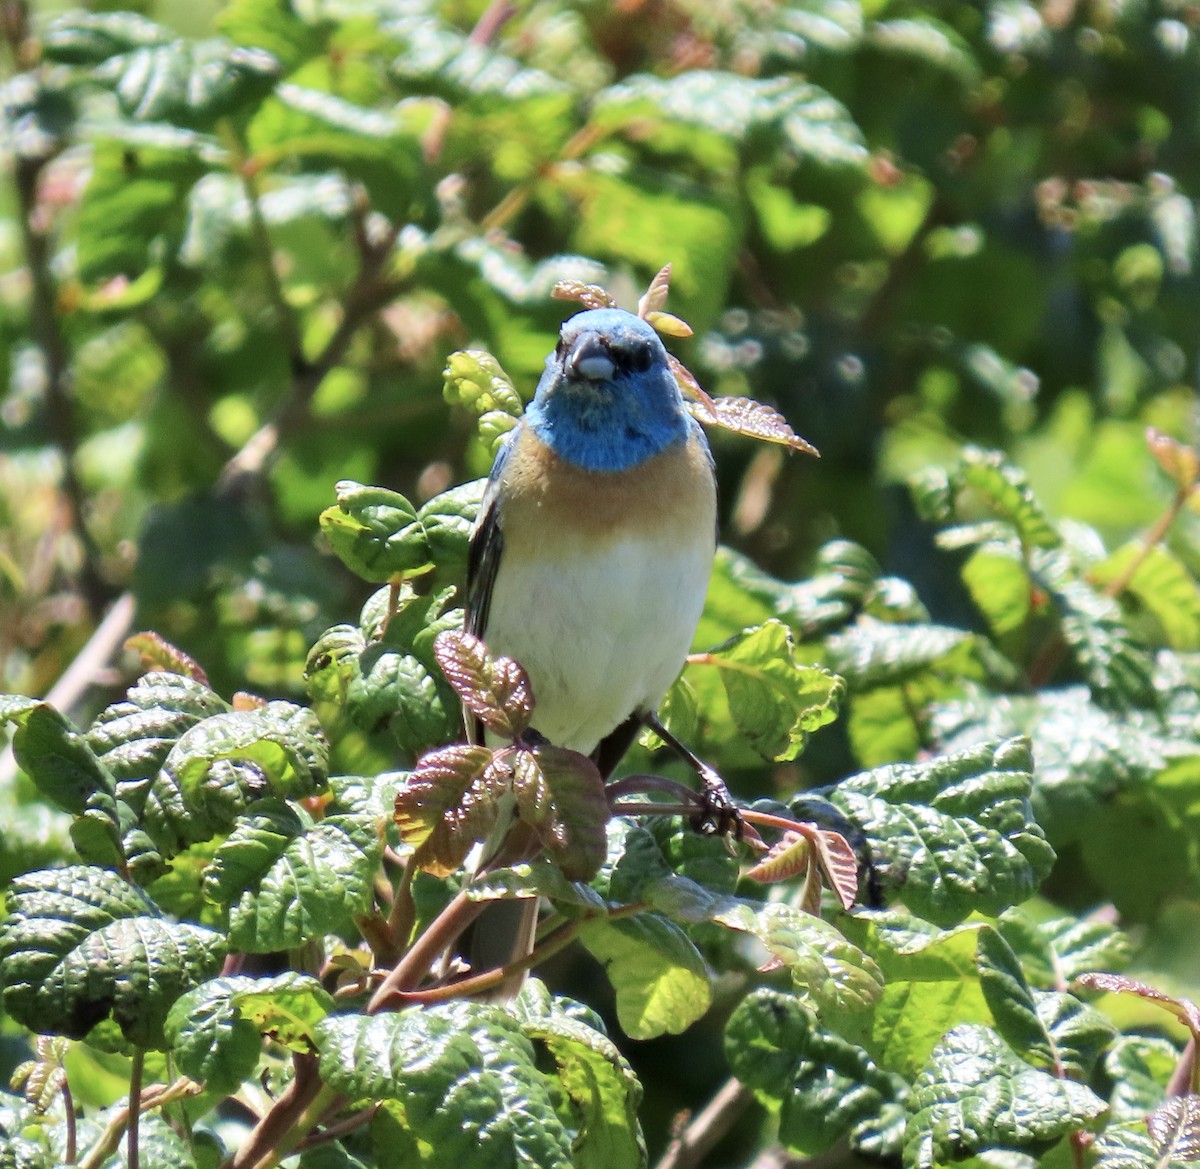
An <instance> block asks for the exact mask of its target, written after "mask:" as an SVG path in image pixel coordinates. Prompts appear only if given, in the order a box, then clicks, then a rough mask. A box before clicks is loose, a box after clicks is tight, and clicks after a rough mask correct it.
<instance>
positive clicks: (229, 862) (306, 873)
mask: <svg viewBox="0 0 1200 1169" xmlns="http://www.w3.org/2000/svg"><path fill="white" fill-rule="evenodd" d="M381 829H382V825H381V822H380V820H379V819H378V818H377V817H375V816H373V815H367V814H362V813H355V812H345V813H333V814H330V815H326V816H325V818H324V819H322V820H318V821H316V822H315V823H314V822H312V821H311V820H310V819H309V817H308V816H307V815H305V814H304V813H303V812H302V811H301V810H300V809H298V808H296V807H295V806H293V805H290V804H285V803H283V802H282V801H278V800H262V801H259V802H258V803H257V804H255V805H254V806H253V807H251V808H250V809H249V810H248V811H247V812H246V813H244V814H243V815H242V816H241V817H239V819H238V822H237V825H236V827H235V828H234V830H233V831H232V832H231V833H230V835H229V838H228V839H227V840H226V841H225V842H224V843H223V844H222V845H221V846H220V847H219V848H218V849H217V851H216V854H215V855H214V856H213V860H212V863H211V864H210V866H209V867H208V870H207V871H206V873H205V876H204V891H205V894H206V895H207V896H208V897H209V898H211V899H212V900H214V901H216V902H218V903H220V904H222V905H228V906H229V940H230V943H231V944H232V945H233V946H235V947H237V948H238V949H239V950H244V951H246V952H247V953H266V952H268V951H270V950H283V949H290V948H293V947H295V946H299V945H301V944H302V943H303V942H305V941H308V940H310V939H312V938H319V937H322V936H323V935H325V934H327V933H339V932H342V933H344V932H348V931H351V930H352V929H353V915H354V914H355V913H365V912H366V911H367V910H368V909H369V908H370V905H371V896H372V882H373V880H374V877H375V870H376V868H377V867H378V864H379V860H380V857H381V856H382V854H383V839H382V832H381Z"/></svg>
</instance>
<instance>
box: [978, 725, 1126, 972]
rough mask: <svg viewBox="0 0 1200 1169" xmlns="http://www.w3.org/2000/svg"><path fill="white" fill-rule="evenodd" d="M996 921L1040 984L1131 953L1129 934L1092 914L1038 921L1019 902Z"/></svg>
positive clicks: (1108, 965)
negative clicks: (1019, 906)
mask: <svg viewBox="0 0 1200 1169" xmlns="http://www.w3.org/2000/svg"><path fill="white" fill-rule="evenodd" d="M1035 755H1036V748H1035ZM996 924H997V928H998V929H999V931H1000V933H1001V935H1002V936H1003V937H1004V939H1005V941H1007V942H1008V944H1009V945H1010V946H1012V948H1013V950H1014V951H1015V952H1016V954H1017V956H1018V957H1019V958H1020V960H1021V967H1022V969H1023V970H1024V972H1025V974H1026V976H1027V977H1028V978H1029V980H1030V981H1031V982H1032V983H1033V984H1034V985H1035V986H1041V987H1043V988H1049V987H1054V986H1058V985H1060V984H1061V983H1070V982H1073V981H1074V980H1075V979H1076V978H1078V977H1079V975H1080V974H1083V973H1084V972H1085V971H1089V970H1107V971H1114V970H1119V969H1120V968H1121V967H1122V966H1125V965H1127V964H1128V962H1129V960H1130V958H1131V957H1132V956H1133V943H1132V941H1131V940H1130V938H1129V935H1128V934H1126V933H1123V932H1122V931H1121V930H1119V929H1117V927H1116V926H1114V925H1112V924H1111V923H1110V922H1107V921H1101V920H1097V919H1095V918H1075V917H1059V918H1054V919H1052V920H1050V921H1039V920H1035V919H1034V917H1033V916H1032V915H1030V914H1027V913H1025V912H1024V911H1023V910H1021V909H1020V908H1017V909H1009V910H1006V911H1005V913H1004V914H1003V915H1002V916H1001V918H1000V920H999V921H998V922H997V923H996Z"/></svg>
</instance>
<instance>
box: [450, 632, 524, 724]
mask: <svg viewBox="0 0 1200 1169" xmlns="http://www.w3.org/2000/svg"><path fill="white" fill-rule="evenodd" d="M433 652H434V655H435V656H436V657H437V660H438V664H439V665H440V666H441V667H442V673H444V674H445V675H446V680H447V681H448V682H449V683H450V685H451V686H453V687H454V689H455V690H456V691H457V692H458V696H459V697H460V698H461V699H462V702H463V706H465V707H466V708H467V709H468V710H469V711H470V712H471V713H472V714H473V715H475V716H476V718H478V719H479V720H480V721H481V722H482V723H483V725H484V726H485V727H487V728H488V730H490V731H495V732H496V734H498V735H503V736H504V737H505V738H507V739H516V738H517V737H518V736H519V735H520V734H521V732H522V731H524V730H525V728H526V727H527V726H529V717H530V715H531V714H532V713H533V687H532V686H531V685H530V682H529V675H528V674H526V673H525V671H524V669H523V668H522V667H521V665H520V663H518V662H516V661H514V660H513V659H512V658H505V657H498V658H493V657H491V656H489V654H488V650H487V646H486V645H484V643H483V642H482V641H481V640H480V639H479V638H478V637H473V636H472V635H471V634H469V633H464V632H462V631H461V630H457V629H447V630H445V631H444V632H442V633H439V634H438V636H437V640H436V641H435V642H434V643H433Z"/></svg>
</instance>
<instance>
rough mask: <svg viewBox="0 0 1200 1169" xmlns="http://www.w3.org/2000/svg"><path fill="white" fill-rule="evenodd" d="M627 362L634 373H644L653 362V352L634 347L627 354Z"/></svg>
mask: <svg viewBox="0 0 1200 1169" xmlns="http://www.w3.org/2000/svg"><path fill="white" fill-rule="evenodd" d="M628 364H629V368H630V369H631V370H633V372H634V373H645V372H646V370H648V369H649V368H650V367H651V366H652V365H653V364H654V354H652V353H651V352H650V350H649V349H641V348H639V349H634V350H633V351H632V352H631V353H630V354H629V362H628Z"/></svg>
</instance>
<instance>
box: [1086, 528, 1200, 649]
mask: <svg viewBox="0 0 1200 1169" xmlns="http://www.w3.org/2000/svg"><path fill="white" fill-rule="evenodd" d="M1135 563H1136V566H1137V567H1136V568H1135V569H1134V571H1133V575H1132V576H1130V577H1129V579H1128V581H1127V582H1126V583H1125V587H1124V589H1123V590H1122V594H1121V595H1122V597H1129V598H1132V599H1133V600H1134V601H1135V602H1136V604H1137V605H1138V606H1140V607H1141V608H1143V609H1145V610H1147V611H1148V612H1149V613H1151V614H1152V615H1153V617H1154V619H1155V620H1156V621H1157V623H1158V625H1159V627H1160V628H1161V629H1162V632H1163V634H1164V635H1165V637H1166V643H1167V645H1169V646H1170V647H1171V648H1172V649H1179V650H1194V649H1200V585H1197V583H1196V581H1195V579H1194V578H1193V576H1192V574H1191V573H1190V572H1189V571H1188V570H1187V568H1186V567H1185V565H1184V564H1183V562H1182V561H1180V560H1179V559H1177V558H1176V557H1175V556H1174V555H1173V554H1172V553H1171V552H1170V551H1168V550H1167V549H1166V548H1164V547H1163V545H1161V544H1155V545H1153V546H1152V547H1150V548H1146V547H1145V546H1144V545H1143V543H1142V542H1141V541H1140V540H1139V541H1134V542H1133V543H1130V544H1126V545H1124V546H1123V547H1121V548H1119V549H1118V550H1117V551H1116V552H1114V553H1113V554H1112V555H1111V556H1109V557H1108V558H1107V559H1105V560H1102V561H1101V562H1100V563H1099V564H1096V565H1093V566H1092V568H1091V570H1090V571H1089V573H1088V576H1089V578H1090V580H1091V581H1092V583H1093V584H1095V585H1098V586H1099V587H1101V588H1106V587H1107V586H1109V585H1111V584H1112V583H1113V582H1115V581H1118V580H1123V579H1124V578H1125V574H1126V573H1127V572H1128V571H1129V569H1130V568H1131V567H1132V566H1133V565H1134V564H1135Z"/></svg>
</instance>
